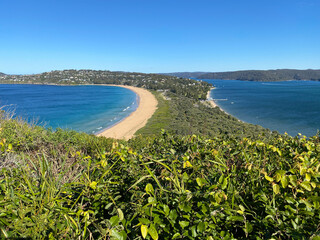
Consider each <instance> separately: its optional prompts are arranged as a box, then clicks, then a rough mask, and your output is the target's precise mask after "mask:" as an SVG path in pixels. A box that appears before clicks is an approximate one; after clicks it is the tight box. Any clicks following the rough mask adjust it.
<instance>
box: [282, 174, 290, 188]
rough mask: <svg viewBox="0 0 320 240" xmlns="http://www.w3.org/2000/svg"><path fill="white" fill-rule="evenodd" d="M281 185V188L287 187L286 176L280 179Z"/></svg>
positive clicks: (287, 179) (287, 180)
mask: <svg viewBox="0 0 320 240" xmlns="http://www.w3.org/2000/svg"><path fill="white" fill-rule="evenodd" d="M281 185H282V187H283V188H286V187H287V186H288V185H289V178H288V176H282V177H281Z"/></svg>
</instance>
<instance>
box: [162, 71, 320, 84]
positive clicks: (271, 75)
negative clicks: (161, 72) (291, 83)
mask: <svg viewBox="0 0 320 240" xmlns="http://www.w3.org/2000/svg"><path fill="white" fill-rule="evenodd" d="M168 75H169V74H168ZM170 75H171V76H176V77H182V76H185V77H187V78H197V79H226V80H244V81H268V82H274V81H285V80H314V81H320V70H312V69H308V70H296V69H277V70H246V71H234V72H207V73H206V72H204V73H203V74H200V72H195V73H193V72H178V73H171V74H170Z"/></svg>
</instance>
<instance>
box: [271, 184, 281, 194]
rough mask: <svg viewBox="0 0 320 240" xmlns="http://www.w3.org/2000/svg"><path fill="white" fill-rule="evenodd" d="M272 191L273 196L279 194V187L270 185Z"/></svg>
mask: <svg viewBox="0 0 320 240" xmlns="http://www.w3.org/2000/svg"><path fill="white" fill-rule="evenodd" d="M272 189H273V192H274V193H275V194H279V193H280V186H279V185H278V184H276V183H274V184H273V185H272Z"/></svg>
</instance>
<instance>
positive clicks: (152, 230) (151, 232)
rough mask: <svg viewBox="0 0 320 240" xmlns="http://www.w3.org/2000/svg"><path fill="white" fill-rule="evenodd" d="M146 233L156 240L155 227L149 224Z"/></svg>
mask: <svg viewBox="0 0 320 240" xmlns="http://www.w3.org/2000/svg"><path fill="white" fill-rule="evenodd" d="M148 233H149V234H150V236H151V237H152V239H153V240H158V238H159V236H158V232H157V229H156V227H155V226H154V225H153V224H151V225H150V227H149V229H148Z"/></svg>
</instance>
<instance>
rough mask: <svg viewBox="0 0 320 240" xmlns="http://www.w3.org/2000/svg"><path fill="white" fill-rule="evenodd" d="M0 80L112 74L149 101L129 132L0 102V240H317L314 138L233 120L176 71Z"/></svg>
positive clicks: (318, 148) (74, 76)
mask: <svg viewBox="0 0 320 240" xmlns="http://www.w3.org/2000/svg"><path fill="white" fill-rule="evenodd" d="M111 75H112V76H111ZM46 76H47V77H46ZM103 76H104V78H102V77H103ZM0 80H1V82H3V83H4V82H7V83H12V82H15V83H32V84H33V83H42V84H44V83H46V84H48V83H59V84H61V83H64V84H79V83H82V84H83V83H96V84H98V83H99V84H101V83H111V81H113V83H114V84H127V85H133V86H140V87H145V88H147V89H149V90H151V91H152V92H153V93H154V94H155V96H156V97H157V99H158V102H159V105H158V109H157V111H156V112H155V114H154V115H153V117H152V118H151V119H150V120H149V121H148V124H147V125H146V126H145V127H144V128H142V129H141V130H139V132H138V133H137V136H136V137H135V138H133V139H131V140H129V141H122V140H114V139H106V138H104V137H96V136H94V135H88V134H85V133H78V132H75V131H66V130H62V129H57V130H55V131H53V130H50V129H45V128H43V127H40V126H36V125H31V124H28V123H26V122H24V121H23V120H21V119H19V118H12V115H11V114H10V113H7V112H4V111H0V158H1V159H0V191H1V194H0V206H1V207H0V236H1V238H13V239H15V238H30V239H118V240H122V239H152V240H157V239H170V240H171V239H208V240H211V239H320V225H319V222H320V196H319V194H320V172H319V169H320V162H319V159H320V139H319V136H314V137H312V138H309V139H307V138H306V137H304V136H297V137H291V136H288V135H280V134H278V133H273V132H270V131H269V130H267V129H263V128H262V127H260V126H254V125H251V124H247V123H243V122H240V121H238V120H237V119H235V118H233V117H232V116H230V115H227V114H225V113H224V112H222V111H221V110H220V109H219V108H211V107H210V106H209V105H208V103H207V102H206V101H204V99H205V96H206V94H207V92H208V90H209V89H210V85H209V84H207V83H205V82H197V81H194V80H187V79H180V78H177V77H170V76H161V75H152V74H151V75H150V74H139V73H122V72H108V71H91V70H90V71H89V70H82V71H75V70H68V71H54V72H51V73H43V74H39V75H32V76H29V75H28V76H23V75H22V76H19V77H17V76H12V75H11V76H10V77H9V78H7V77H5V78H0ZM84 80H85V81H84Z"/></svg>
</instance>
